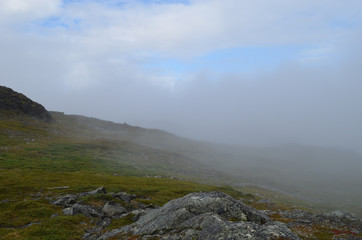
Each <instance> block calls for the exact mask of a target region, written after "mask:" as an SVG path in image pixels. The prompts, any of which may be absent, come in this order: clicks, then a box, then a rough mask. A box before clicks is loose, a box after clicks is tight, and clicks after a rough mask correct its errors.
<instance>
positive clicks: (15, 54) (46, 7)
mask: <svg viewBox="0 0 362 240" xmlns="http://www.w3.org/2000/svg"><path fill="white" fill-rule="evenodd" d="M361 10H362V6H361V4H360V2H359V1H358V0H356V1H354V0H349V1H348V4H347V3H346V2H343V3H342V2H340V1H337V0H332V1H331V0H328V1H327V0H321V1H317V2H316V1H293V2H288V1H282V0H273V1H267V0H260V1H240V0H225V1H216V0H208V1H206V0H194V1H187V2H186V1H115V0H109V1H91V0H88V1H86V0H84V1H58V0H3V1H1V2H0V34H1V36H2V38H1V39H0V52H1V53H2V54H1V55H0V67H1V71H0V83H1V84H2V85H7V86H9V87H12V88H14V89H15V90H17V91H20V92H23V93H25V94H27V95H28V96H30V97H31V98H33V99H35V100H37V101H39V102H41V103H42V104H44V105H45V106H46V107H47V108H48V109H51V110H59V111H65V112H67V113H77V114H85V115H89V116H95V117H99V118H102V119H110V120H113V121H117V122H128V123H130V124H135V125H141V126H145V127H155V128H161V129H165V130H169V131H171V132H174V133H176V134H180V135H183V136H188V137H193V138H198V139H206V140H211V141H222V142H228V143H230V142H233V143H237V144H278V143H288V142H299V143H310V144H319V145H336V146H341V147H350V148H355V149H359V150H361V149H362V145H361V142H362V141H361V138H362V129H361V128H360V123H361V121H362V110H361V108H360V103H361V102H362V97H361V94H360V89H362V88H361V87H362V83H361V79H362V70H361V68H360V62H361V60H362V59H361V58H362V57H361V56H362V52H361V48H360V43H359V39H361V35H362V31H361V26H362V24H361V20H362V19H361V17H360V14H359V13H360V12H361ZM275 49H277V50H275ZM220 51H225V52H226V53H225V54H224V55H223V57H222V58H220ZM283 52H284V53H285V54H284V57H281V55H282V54H283ZM270 56H272V57H270ZM260 62H262V64H260ZM171 63H172V66H171ZM211 63H212V64H211ZM218 63H220V64H219V66H217V65H218ZM228 63H230V64H228ZM238 64H239V65H240V68H239V67H238ZM228 65H233V67H232V69H231V68H229V67H228ZM244 65H248V66H249V65H250V66H249V67H247V68H246V67H245V66H244ZM150 66H151V67H150ZM170 69H171V70H170ZM216 69H217V71H216ZM230 69H231V70H230Z"/></svg>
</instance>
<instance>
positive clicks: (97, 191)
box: [85, 187, 107, 195]
mask: <svg viewBox="0 0 362 240" xmlns="http://www.w3.org/2000/svg"><path fill="white" fill-rule="evenodd" d="M106 193H107V191H106V188H105V187H99V188H97V189H95V190H93V191H89V192H86V193H85V195H96V194H106Z"/></svg>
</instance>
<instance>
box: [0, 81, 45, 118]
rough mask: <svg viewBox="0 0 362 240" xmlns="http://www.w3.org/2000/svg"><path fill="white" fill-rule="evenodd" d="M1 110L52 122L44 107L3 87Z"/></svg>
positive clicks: (0, 101)
mask: <svg viewBox="0 0 362 240" xmlns="http://www.w3.org/2000/svg"><path fill="white" fill-rule="evenodd" d="M0 109H4V110H12V111H16V112H21V113H24V114H26V115H29V116H31V117H34V118H37V119H41V120H45V121H47V122H51V121H52V117H51V115H50V114H49V112H48V111H47V110H46V109H45V108H44V107H43V106H42V105H40V104H39V103H36V102H34V101H32V100H31V99H29V98H27V97H26V96H24V95H23V94H21V93H18V92H15V91H13V90H12V89H10V88H7V87H3V86H0Z"/></svg>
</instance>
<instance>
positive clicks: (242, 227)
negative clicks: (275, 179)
mask: <svg viewBox="0 0 362 240" xmlns="http://www.w3.org/2000/svg"><path fill="white" fill-rule="evenodd" d="M122 234H123V235H125V236H126V235H127V236H130V235H131V236H132V235H133V236H135V235H137V236H139V239H152V238H157V239H175V240H176V239H180V240H181V239H210V240H213V239H215V240H216V239H291V240H294V239H295V240H297V239H299V238H298V236H297V235H295V234H294V233H293V232H291V231H290V230H289V229H288V228H287V227H286V226H285V224H283V223H279V222H272V221H271V220H270V219H269V217H268V216H266V215H265V214H264V213H261V212H259V211H257V210H255V209H254V208H251V207H249V206H247V205H245V204H243V203H242V202H240V201H238V200H236V199H234V198H232V197H231V196H229V195H227V194H225V193H221V192H198V193H191V194H188V195H186V196H185V197H183V198H179V199H175V200H172V201H170V202H168V203H167V204H165V205H164V206H163V207H161V208H158V209H153V210H150V211H149V212H147V213H146V214H145V215H143V216H141V217H140V218H139V220H138V221H137V222H135V223H134V224H132V225H129V226H126V227H123V228H120V229H116V230H113V231H112V232H108V233H106V234H104V235H103V236H101V237H100V238H99V239H107V238H109V237H112V236H114V235H122Z"/></svg>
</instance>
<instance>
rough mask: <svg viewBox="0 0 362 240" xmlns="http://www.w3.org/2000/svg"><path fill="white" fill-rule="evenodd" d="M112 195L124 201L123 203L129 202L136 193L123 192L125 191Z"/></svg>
mask: <svg viewBox="0 0 362 240" xmlns="http://www.w3.org/2000/svg"><path fill="white" fill-rule="evenodd" d="M112 196H113V197H116V198H118V199H120V200H122V201H124V202H125V203H130V202H131V200H133V199H135V198H137V196H136V195H134V194H128V193H125V192H119V193H115V194H113V195H112Z"/></svg>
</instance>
